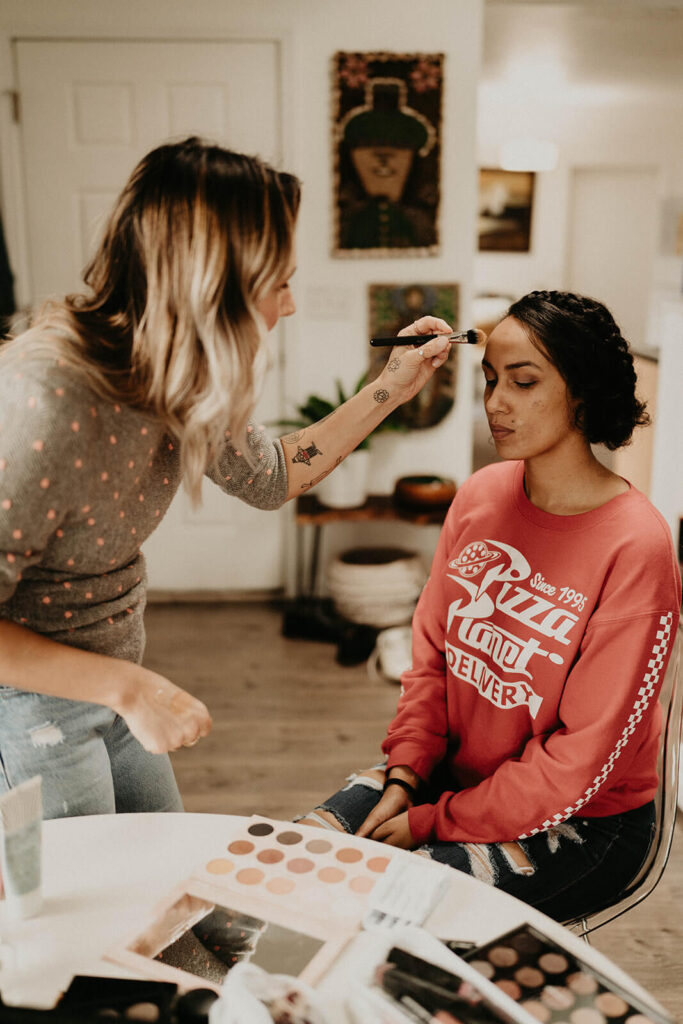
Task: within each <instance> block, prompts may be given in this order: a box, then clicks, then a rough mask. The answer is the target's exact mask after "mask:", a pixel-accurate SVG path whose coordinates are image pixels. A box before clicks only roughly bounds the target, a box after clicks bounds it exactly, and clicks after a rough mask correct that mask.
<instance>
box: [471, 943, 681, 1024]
mask: <svg viewBox="0 0 683 1024" xmlns="http://www.w3.org/2000/svg"><path fill="white" fill-rule="evenodd" d="M467 960H468V962H469V964H470V965H471V966H472V967H474V968H475V969H476V970H477V971H479V973H480V974H482V975H483V976H484V977H485V978H487V979H488V980H489V981H491V982H493V983H494V984H495V985H497V986H498V988H500V989H501V990H502V991H503V992H505V993H506V994H507V995H509V996H510V997H511V998H512V999H514V1000H515V1001H516V1002H518V1003H519V1004H520V1005H521V1006H523V1007H524V1009H525V1010H526V1011H527V1012H528V1013H530V1014H531V1016H532V1017H534V1018H535V1019H536V1020H538V1021H540V1022H541V1024H673V1018H670V1017H667V1016H665V1015H664V1014H662V1013H660V1012H659V1011H658V1010H657V1009H656V1008H655V1007H653V1006H649V1005H646V1004H645V1003H642V1002H641V1001H640V1000H638V999H637V998H636V997H635V996H633V995H631V994H630V993H628V992H626V991H625V990H621V989H619V988H618V987H617V986H616V985H615V984H614V983H613V982H611V981H608V980H607V979H606V978H604V977H603V976H602V975H600V974H599V973H597V972H596V971H595V970H594V969H593V968H592V967H589V966H588V965H587V964H586V963H584V962H583V961H582V960H579V959H578V958H577V957H575V956H573V955H572V954H571V953H569V952H568V951H567V950H566V949H564V948H563V947H562V946H560V945H558V944H557V943H555V942H553V941H552V940H551V939H549V938H548V937H547V936H545V935H543V934H542V933H541V932H539V931H537V930H536V929H535V928H533V927H532V926H531V925H528V924H526V925H522V926H521V927H520V928H516V929H514V930H513V931H510V932H507V933H506V934H505V935H501V936H500V937H499V938H497V939H495V940H494V941H493V942H490V943H488V944H487V945H485V946H480V947H478V948H477V949H476V950H474V951H473V952H471V953H469V954H467Z"/></svg>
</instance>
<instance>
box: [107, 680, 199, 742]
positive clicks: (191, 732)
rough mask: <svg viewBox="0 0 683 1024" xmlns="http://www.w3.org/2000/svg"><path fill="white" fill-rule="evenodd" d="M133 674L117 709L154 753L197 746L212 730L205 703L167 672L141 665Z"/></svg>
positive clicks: (138, 737)
mask: <svg viewBox="0 0 683 1024" xmlns="http://www.w3.org/2000/svg"><path fill="white" fill-rule="evenodd" d="M129 667H130V670H131V672H130V674H127V676H128V678H127V681H126V685H125V686H124V688H123V692H122V694H121V697H120V700H118V701H117V704H116V706H113V710H114V711H116V712H117V713H118V714H119V715H120V716H121V718H123V720H124V721H125V723H126V725H127V726H128V728H129V729H130V731H131V732H132V734H133V736H135V738H136V739H137V740H138V741H139V742H140V743H141V744H142V746H143V747H144V748H145V750H148V751H149V753H150V754H165V753H167V752H169V751H171V750H178V749H179V748H180V747H193V746H194V744H195V743H196V742H197V741H198V740H199V739H201V738H202V736H208V734H209V733H210V732H211V716H210V714H209V712H208V709H207V707H206V705H205V704H202V702H201V701H200V700H197V698H196V697H193V696H192V694H190V693H188V692H187V690H181V688H180V687H179V686H176V685H175V684H174V683H172V682H170V680H168V679H166V678H165V677H164V676H161V675H158V673H156V672H152V671H150V670H149V669H146V668H142V667H141V666H139V665H132V664H130V665H129Z"/></svg>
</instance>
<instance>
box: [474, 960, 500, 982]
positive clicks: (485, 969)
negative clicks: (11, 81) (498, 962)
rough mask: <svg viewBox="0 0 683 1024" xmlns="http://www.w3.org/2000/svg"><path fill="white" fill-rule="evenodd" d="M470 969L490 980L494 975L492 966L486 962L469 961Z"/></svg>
mask: <svg viewBox="0 0 683 1024" xmlns="http://www.w3.org/2000/svg"><path fill="white" fill-rule="evenodd" d="M470 967H474V969H475V971H478V973H479V974H482V975H483V976H484V977H485V978H492V977H493V975H494V974H495V973H496V972H495V970H494V967H493V964H490V963H489V962H488V960H470Z"/></svg>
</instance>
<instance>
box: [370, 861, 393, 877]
mask: <svg viewBox="0 0 683 1024" xmlns="http://www.w3.org/2000/svg"><path fill="white" fill-rule="evenodd" d="M388 866H389V858H388V857H371V858H370V860H369V861H368V865H367V867H368V871H376V872H377V874H378V875H381V874H382V872H384V871H386V869H387V868H388Z"/></svg>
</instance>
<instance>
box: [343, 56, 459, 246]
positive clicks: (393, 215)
mask: <svg viewBox="0 0 683 1024" xmlns="http://www.w3.org/2000/svg"><path fill="white" fill-rule="evenodd" d="M443 62H444V56H443V54H441V53H435V54H398V53H342V52H339V53H336V54H335V55H334V57H333V62H332V75H333V125H332V136H333V147H334V154H333V155H334V239H333V255H335V256H363V255H365V256H401V255H406V256H415V255H434V254H436V253H437V251H438V242H439V239H438V212H439V197H440V180H439V176H440V152H441V138H440V133H441V95H442V79H443Z"/></svg>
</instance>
